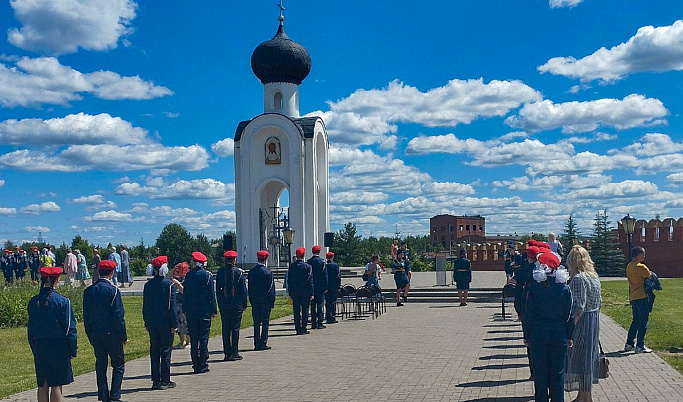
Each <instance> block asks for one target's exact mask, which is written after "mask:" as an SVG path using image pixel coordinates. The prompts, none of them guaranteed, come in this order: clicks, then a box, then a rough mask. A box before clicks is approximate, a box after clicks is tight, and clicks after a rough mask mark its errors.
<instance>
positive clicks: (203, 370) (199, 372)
mask: <svg viewBox="0 0 683 402" xmlns="http://www.w3.org/2000/svg"><path fill="white" fill-rule="evenodd" d="M210 371H211V370H209V368H208V367H207V368H205V369H202V370H195V371H194V373H195V374H204V373H208V372H210Z"/></svg>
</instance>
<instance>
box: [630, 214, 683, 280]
mask: <svg viewBox="0 0 683 402" xmlns="http://www.w3.org/2000/svg"><path fill="white" fill-rule="evenodd" d="M643 228H644V229H645V236H644V237H643V236H642V232H643ZM658 228H659V239H657V229H658ZM671 228H673V236H671V231H672V229H671ZM617 231H618V235H619V243H620V245H621V248H622V250H624V259H625V260H628V240H627V238H626V234H625V233H624V231H623V229H622V227H621V223H619V224H618V229H617ZM670 238H671V240H669V239H670ZM631 246H632V247H635V246H642V247H643V248H645V250H646V252H647V253H646V257H645V265H647V266H648V268H650V269H651V270H652V271H654V272H655V273H656V274H657V275H658V276H660V277H663V278H680V277H683V218H681V219H678V220H677V221H676V220H673V219H670V218H669V219H665V220H664V221H660V220H658V219H653V220H651V221H649V222H647V221H644V220H639V221H637V222H636V229H635V233H634V234H633V238H632V240H631Z"/></svg>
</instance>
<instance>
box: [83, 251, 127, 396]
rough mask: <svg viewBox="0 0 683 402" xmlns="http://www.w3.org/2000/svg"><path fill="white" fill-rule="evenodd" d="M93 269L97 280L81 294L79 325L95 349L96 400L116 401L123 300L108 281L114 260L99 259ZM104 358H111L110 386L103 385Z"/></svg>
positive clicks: (124, 339)
mask: <svg viewBox="0 0 683 402" xmlns="http://www.w3.org/2000/svg"><path fill="white" fill-rule="evenodd" d="M97 268H98V270H99V271H100V279H99V280H98V281H97V283H95V284H94V285H91V286H89V287H88V288H86V289H85V292H84V293H83V325H84V327H85V333H86V335H88V339H89V340H90V344H91V345H92V346H93V349H95V371H96V372H97V399H98V400H100V401H112V402H113V401H120V400H121V382H123V373H124V371H125V365H124V360H123V345H125V344H127V343H128V335H127V334H126V321H125V320H124V318H123V315H124V311H123V302H122V301H121V292H120V291H119V289H118V288H117V287H116V286H114V285H113V284H112V281H111V278H112V275H114V270H115V269H116V263H115V262H114V261H110V260H106V261H102V262H100V264H99V265H98V266H97ZM108 359H111V367H112V378H111V389H110V388H109V386H108V384H107V363H108V362H107V360H108Z"/></svg>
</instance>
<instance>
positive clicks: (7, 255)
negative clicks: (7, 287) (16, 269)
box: [0, 249, 13, 284]
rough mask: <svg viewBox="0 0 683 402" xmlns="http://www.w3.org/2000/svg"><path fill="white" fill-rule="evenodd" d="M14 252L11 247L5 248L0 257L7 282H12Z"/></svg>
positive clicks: (0, 263) (0, 265)
mask: <svg viewBox="0 0 683 402" xmlns="http://www.w3.org/2000/svg"><path fill="white" fill-rule="evenodd" d="M11 253H12V252H11V251H10V250H9V249H5V250H4V253H3V255H2V259H0V268H2V274H3V275H4V276H5V282H7V283H8V284H10V283H12V278H13V276H12V254H11Z"/></svg>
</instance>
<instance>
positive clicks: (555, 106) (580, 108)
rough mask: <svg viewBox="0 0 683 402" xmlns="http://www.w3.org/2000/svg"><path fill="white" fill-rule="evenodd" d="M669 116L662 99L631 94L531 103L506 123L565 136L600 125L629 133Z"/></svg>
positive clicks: (659, 122) (662, 121)
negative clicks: (557, 131)
mask: <svg viewBox="0 0 683 402" xmlns="http://www.w3.org/2000/svg"><path fill="white" fill-rule="evenodd" d="M668 114H669V111H668V110H666V108H665V107H664V104H663V103H662V102H661V101H660V100H659V99H654V98H646V97H644V96H643V95H638V94H631V95H629V96H627V97H625V98H624V99H623V100H619V99H597V100H593V101H586V102H576V101H573V102H565V103H553V102H552V101H550V100H543V101H540V102H534V103H527V104H525V105H524V106H523V107H522V108H521V109H520V111H519V113H518V115H515V116H510V117H508V118H507V119H505V124H507V125H509V126H510V127H514V128H521V129H524V130H526V131H530V132H537V131H543V130H553V129H556V128H559V127H561V128H562V132H563V133H576V132H587V131H593V130H596V129H597V128H598V127H600V126H607V127H614V128H616V129H618V130H625V129H629V128H634V127H642V126H649V125H654V124H662V123H664V122H665V120H663V118H664V117H665V116H666V115H668Z"/></svg>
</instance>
